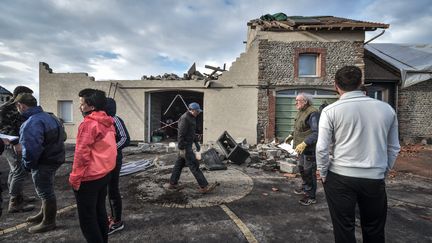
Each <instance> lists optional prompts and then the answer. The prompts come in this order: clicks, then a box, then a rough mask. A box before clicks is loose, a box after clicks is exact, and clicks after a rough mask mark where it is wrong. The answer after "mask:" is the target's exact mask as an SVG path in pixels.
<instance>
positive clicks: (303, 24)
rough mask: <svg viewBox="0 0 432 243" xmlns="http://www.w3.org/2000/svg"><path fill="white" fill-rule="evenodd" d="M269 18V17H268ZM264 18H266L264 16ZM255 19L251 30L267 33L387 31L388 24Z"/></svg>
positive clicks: (327, 18)
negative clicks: (258, 28)
mask: <svg viewBox="0 0 432 243" xmlns="http://www.w3.org/2000/svg"><path fill="white" fill-rule="evenodd" d="M267 16H269V15H267ZM263 17H264V16H263ZM263 17H261V18H260V19H254V20H251V21H249V22H248V26H250V27H251V28H256V27H258V26H259V27H260V28H261V29H262V30H266V31H298V30H300V31H301V30H304V31H308V30H364V31H374V30H376V29H378V28H381V29H387V28H388V27H389V25H388V24H383V23H374V22H366V21H359V20H353V19H346V18H340V17H334V16H286V18H284V19H283V20H271V16H270V19H269V18H263Z"/></svg>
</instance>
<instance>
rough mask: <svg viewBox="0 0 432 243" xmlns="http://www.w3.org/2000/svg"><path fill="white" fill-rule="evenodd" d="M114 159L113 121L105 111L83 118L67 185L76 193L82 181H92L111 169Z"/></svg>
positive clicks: (115, 148)
mask: <svg viewBox="0 0 432 243" xmlns="http://www.w3.org/2000/svg"><path fill="white" fill-rule="evenodd" d="M116 157H117V145H116V140H115V128H114V120H113V118H112V117H110V116H107V115H106V114H105V112H104V111H94V112H92V113H91V114H90V115H87V116H85V117H84V121H83V122H81V124H80V126H79V128H78V136H77V138H76V146H75V155H74V161H73V165H72V172H71V173H70V176H69V183H70V184H71V185H72V187H73V188H74V189H75V190H78V189H79V187H80V185H81V182H82V181H93V180H97V179H100V178H102V177H104V176H105V175H107V174H108V173H109V172H110V171H111V170H113V169H114V167H115V163H116Z"/></svg>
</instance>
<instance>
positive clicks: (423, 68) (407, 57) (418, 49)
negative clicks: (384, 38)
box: [365, 43, 432, 88]
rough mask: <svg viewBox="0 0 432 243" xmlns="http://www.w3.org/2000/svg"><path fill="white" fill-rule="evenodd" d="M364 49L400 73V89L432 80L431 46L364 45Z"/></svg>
mask: <svg viewBox="0 0 432 243" xmlns="http://www.w3.org/2000/svg"><path fill="white" fill-rule="evenodd" d="M365 49H366V50H368V51H369V52H370V53H372V54H374V55H375V56H376V57H378V58H380V59H381V60H383V61H384V62H386V63H388V64H389V65H391V66H393V67H394V68H395V69H396V70H399V71H400V75H401V82H402V88H406V87H409V86H411V85H414V84H417V83H420V82H423V81H427V80H430V79H432V44H421V45H420V44H394V43H377V44H366V45H365Z"/></svg>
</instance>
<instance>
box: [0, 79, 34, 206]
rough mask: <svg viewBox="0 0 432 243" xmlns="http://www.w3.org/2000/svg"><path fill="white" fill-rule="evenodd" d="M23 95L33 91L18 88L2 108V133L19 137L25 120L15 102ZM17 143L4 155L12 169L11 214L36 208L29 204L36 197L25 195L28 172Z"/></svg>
mask: <svg viewBox="0 0 432 243" xmlns="http://www.w3.org/2000/svg"><path fill="white" fill-rule="evenodd" d="M21 93H33V90H31V89H30V88H28V87H26V86H17V87H16V88H15V89H14V91H13V97H12V99H11V100H10V101H8V102H7V103H5V104H3V105H2V106H0V133H3V134H7V135H11V136H19V129H20V126H21V124H22V123H23V122H24V118H23V117H22V116H21V115H20V113H19V112H18V110H17V108H16V107H15V104H14V103H13V100H14V99H15V98H16V97H17V96H18V95H19V94H21ZM17 143H18V139H16V140H13V141H11V142H10V144H9V145H7V146H5V150H4V154H3V156H5V158H6V160H7V161H8V164H9V167H10V170H9V175H8V181H7V184H8V187H9V196H10V197H9V206H8V212H9V213H17V212H26V211H31V210H33V209H34V207H35V206H34V205H33V204H29V203H31V202H34V201H35V200H36V198H35V197H27V196H25V195H24V193H23V189H24V184H25V183H26V180H27V178H28V172H27V171H26V170H25V169H24V168H23V166H22V164H21V152H20V151H17V150H16V149H15V148H17V146H16V145H17Z"/></svg>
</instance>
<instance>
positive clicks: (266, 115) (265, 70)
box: [257, 40, 364, 140]
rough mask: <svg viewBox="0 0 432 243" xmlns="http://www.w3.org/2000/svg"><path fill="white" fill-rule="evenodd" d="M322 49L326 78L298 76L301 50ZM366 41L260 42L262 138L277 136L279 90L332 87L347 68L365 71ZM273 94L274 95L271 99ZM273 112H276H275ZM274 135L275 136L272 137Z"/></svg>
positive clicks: (260, 128) (260, 126)
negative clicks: (275, 117) (354, 66)
mask: <svg viewBox="0 0 432 243" xmlns="http://www.w3.org/2000/svg"><path fill="white" fill-rule="evenodd" d="M308 49H309V50H314V49H316V50H320V51H321V52H322V53H323V54H324V55H323V57H324V58H325V60H323V61H324V62H325V67H323V68H324V69H325V70H323V71H322V72H321V73H322V74H323V75H324V76H321V77H317V78H302V77H296V76H297V75H295V63H296V62H297V60H296V57H297V55H298V50H308ZM363 53H364V48H363V42H362V41H338V42H319V41H292V42H282V41H268V40H261V41H260V43H259V57H258V70H259V73H258V83H259V85H260V86H261V89H260V90H259V95H258V104H259V106H258V127H257V129H258V131H257V132H258V137H265V138H266V140H271V139H273V137H274V135H275V134H274V132H275V129H274V127H275V124H274V121H275V119H274V107H275V103H274V102H275V97H276V91H275V90H277V89H281V87H284V88H289V87H290V86H292V87H293V88H295V87H297V88H300V87H301V88H305V87H310V88H319V87H321V88H331V87H332V86H333V84H334V81H333V79H334V76H335V74H336V71H337V70H338V69H339V68H341V67H343V66H345V65H356V66H359V67H360V68H361V69H362V70H364V62H363ZM263 88H264V89H263ZM269 94H270V96H269ZM272 109H273V111H272ZM269 132H272V134H269Z"/></svg>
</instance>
